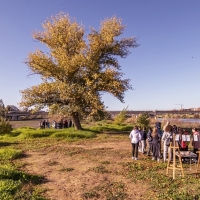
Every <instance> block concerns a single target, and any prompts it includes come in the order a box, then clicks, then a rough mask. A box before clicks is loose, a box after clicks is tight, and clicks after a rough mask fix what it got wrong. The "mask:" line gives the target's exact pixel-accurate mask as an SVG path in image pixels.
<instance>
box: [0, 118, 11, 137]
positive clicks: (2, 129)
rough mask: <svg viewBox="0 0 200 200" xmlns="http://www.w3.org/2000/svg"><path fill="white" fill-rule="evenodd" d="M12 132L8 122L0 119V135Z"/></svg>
mask: <svg viewBox="0 0 200 200" xmlns="http://www.w3.org/2000/svg"><path fill="white" fill-rule="evenodd" d="M12 130H13V129H12V125H11V124H10V121H7V120H6V119H5V118H3V117H0V134H3V133H10V132H11V131H12Z"/></svg>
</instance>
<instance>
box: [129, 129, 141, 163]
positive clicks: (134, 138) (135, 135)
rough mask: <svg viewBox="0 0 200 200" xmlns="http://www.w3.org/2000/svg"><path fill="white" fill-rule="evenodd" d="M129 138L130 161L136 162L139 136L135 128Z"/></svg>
mask: <svg viewBox="0 0 200 200" xmlns="http://www.w3.org/2000/svg"><path fill="white" fill-rule="evenodd" d="M129 138H131V144H132V159H134V160H138V145H139V141H140V139H141V136H140V132H139V131H138V127H137V126H135V127H134V128H133V130H132V131H131V133H130V135H129Z"/></svg>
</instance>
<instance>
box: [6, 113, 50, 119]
mask: <svg viewBox="0 0 200 200" xmlns="http://www.w3.org/2000/svg"><path fill="white" fill-rule="evenodd" d="M47 116H48V112H45V111H39V112H35V113H31V112H23V111H8V113H6V114H5V117H6V118H7V119H10V120H11V121H18V120H21V119H22V118H23V117H25V118H32V119H34V118H37V117H40V118H47Z"/></svg>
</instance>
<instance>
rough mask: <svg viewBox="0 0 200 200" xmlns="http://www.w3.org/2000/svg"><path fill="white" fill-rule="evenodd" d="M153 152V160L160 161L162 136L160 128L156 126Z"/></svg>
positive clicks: (153, 134) (153, 133)
mask: <svg viewBox="0 0 200 200" xmlns="http://www.w3.org/2000/svg"><path fill="white" fill-rule="evenodd" d="M151 135H152V150H153V157H152V160H157V161H158V162H159V161H160V139H161V135H160V134H159V132H158V128H157V127H156V126H155V127H154V129H153V132H152V134H151Z"/></svg>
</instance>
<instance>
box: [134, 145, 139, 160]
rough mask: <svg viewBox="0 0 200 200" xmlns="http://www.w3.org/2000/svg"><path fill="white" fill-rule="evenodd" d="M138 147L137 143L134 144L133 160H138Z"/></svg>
mask: <svg viewBox="0 0 200 200" xmlns="http://www.w3.org/2000/svg"><path fill="white" fill-rule="evenodd" d="M138 145H139V142H138V143H136V144H135V158H136V159H138Z"/></svg>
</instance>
